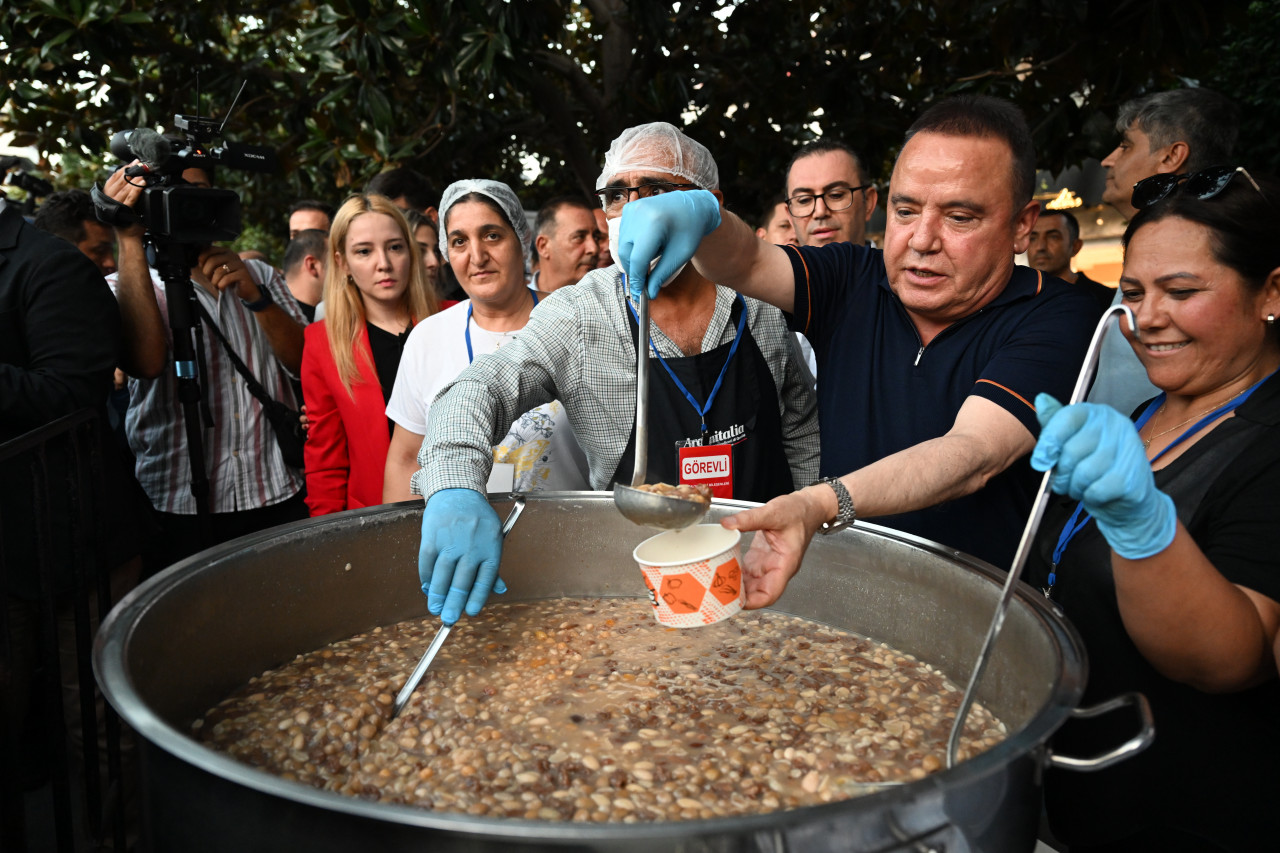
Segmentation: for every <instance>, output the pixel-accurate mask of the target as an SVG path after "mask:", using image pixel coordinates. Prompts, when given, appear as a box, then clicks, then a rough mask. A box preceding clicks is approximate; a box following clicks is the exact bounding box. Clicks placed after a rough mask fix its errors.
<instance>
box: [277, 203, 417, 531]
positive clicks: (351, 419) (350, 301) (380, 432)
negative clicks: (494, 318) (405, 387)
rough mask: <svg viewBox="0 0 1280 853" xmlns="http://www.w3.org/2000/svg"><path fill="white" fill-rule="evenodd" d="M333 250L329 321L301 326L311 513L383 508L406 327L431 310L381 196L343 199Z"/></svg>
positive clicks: (396, 214) (398, 218)
mask: <svg viewBox="0 0 1280 853" xmlns="http://www.w3.org/2000/svg"><path fill="white" fill-rule="evenodd" d="M329 245H330V247H331V248H332V251H333V257H332V259H331V260H330V262H329V266H328V271H327V272H326V274H325V282H324V304H325V312H326V313H325V318H324V319H323V320H321V321H319V322H318V323H312V324H311V325H310V326H308V327H307V329H306V344H305V346H304V347H303V350H302V393H303V396H304V397H305V398H306V401H307V418H308V419H309V420H310V422H311V426H310V429H309V431H308V433H307V443H306V445H305V450H304V459H305V463H306V474H307V507H308V508H309V509H310V510H311V514H312V515H313V516H315V515H324V514H326V513H331V512H339V511H341V510H344V509H355V508H357V507H362V506H374V505H377V504H379V503H381V502H382V475H383V472H384V471H385V470H386V463H387V448H388V447H389V446H390V441H391V422H390V421H389V420H388V419H387V417H386V414H385V413H386V407H387V400H388V399H389V398H390V396H391V388H392V384H393V383H394V381H395V378H396V374H397V371H398V370H399V366H400V356H401V354H402V352H403V351H404V345H405V341H406V340H408V337H409V330H410V329H412V328H413V326H414V324H415V323H417V322H418V321H419V320H422V319H424V318H426V317H429V316H431V315H432V314H434V313H435V312H436V294H435V290H434V289H432V288H430V287H429V286H428V285H427V278H426V274H425V272H424V270H423V266H422V254H421V253H420V252H419V251H418V247H417V244H416V243H415V242H414V240H413V236H412V235H411V233H410V232H409V223H408V222H407V221H405V218H404V215H403V214H402V213H401V212H400V210H399V208H397V207H396V206H395V205H394V204H392V203H391V202H390V201H389V200H387V199H386V198H384V197H383V196H380V195H358V196H352V197H351V198H349V199H347V200H346V202H344V203H343V205H342V207H341V208H339V210H338V214H337V216H336V217H335V218H334V220H333V230H332V231H331V232H330V235H329Z"/></svg>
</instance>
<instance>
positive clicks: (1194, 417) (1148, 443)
mask: <svg viewBox="0 0 1280 853" xmlns="http://www.w3.org/2000/svg"><path fill="white" fill-rule="evenodd" d="M1248 390H1249V389H1248V388H1245V389H1244V390H1242V391H1237V392H1236V393H1234V394H1232V395H1231V396H1230V397H1228V398H1227V399H1225V400H1223V401H1222V402H1221V403H1217V404H1215V405H1213V406H1210V407H1209V408H1207V409H1205V410H1204V411H1203V412H1201V413H1200V414H1198V415H1192V416H1191V417H1189V418H1187V419H1186V420H1185V421H1183V422H1182V423H1178V424H1174V425H1173V426H1171V427H1169V428H1168V429H1166V430H1164V431H1162V432H1158V433H1156V434H1155V435H1153V436H1151V437H1150V438H1147V439H1144V440H1143V442H1142V446H1143V447H1150V446H1151V442H1153V441H1155V440H1156V439H1157V438H1159V437H1160V436H1162V435H1168V434H1169V433H1171V432H1173V431H1174V430H1175V429H1177V428H1178V427H1184V426H1186V425H1187V424H1189V423H1191V422H1192V421H1194V420H1198V419H1199V418H1202V417H1204V416H1205V415H1207V414H1209V413H1210V412H1212V411H1213V410H1215V409H1220V408H1222V407H1223V406H1225V405H1226V404H1227V403H1230V402H1231V401H1232V400H1234V399H1235V398H1236V397H1239V396H1240V395H1241V394H1243V393H1244V392H1245V391H1248ZM1165 405H1167V404H1166V403H1161V404H1160V408H1159V409H1156V415H1159V414H1160V413H1161V412H1163V411H1164V407H1165ZM1151 420H1153V421H1154V420H1155V416H1153V417H1152V418H1151Z"/></svg>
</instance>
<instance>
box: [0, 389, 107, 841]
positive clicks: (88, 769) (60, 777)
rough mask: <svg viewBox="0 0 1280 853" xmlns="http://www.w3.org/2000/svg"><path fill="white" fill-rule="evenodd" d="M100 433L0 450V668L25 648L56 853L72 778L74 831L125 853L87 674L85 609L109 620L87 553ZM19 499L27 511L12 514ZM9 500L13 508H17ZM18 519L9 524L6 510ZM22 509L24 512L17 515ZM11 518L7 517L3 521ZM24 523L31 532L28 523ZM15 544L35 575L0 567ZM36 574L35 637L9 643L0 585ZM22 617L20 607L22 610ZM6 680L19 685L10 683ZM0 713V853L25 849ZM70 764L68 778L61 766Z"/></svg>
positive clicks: (50, 427) (98, 516)
mask: <svg viewBox="0 0 1280 853" xmlns="http://www.w3.org/2000/svg"><path fill="white" fill-rule="evenodd" d="M103 428H104V427H103V424H102V422H101V420H100V419H99V417H98V415H97V413H96V412H95V411H94V410H92V409H84V410H82V411H79V412H76V413H74V414H71V415H67V416H66V417H63V418H60V419H58V420H56V421H53V422H51V423H49V424H46V425H45V426H43V427H40V428H39V429H36V430H32V431H31V432H28V433H26V434H24V435H22V436H19V437H17V438H15V439H12V440H10V441H7V442H5V443H3V444H0V466H3V471H4V482H3V483H0V488H3V489H4V490H5V493H6V499H7V500H8V501H10V503H9V507H10V510H11V511H10V512H9V513H8V514H9V515H10V517H9V518H5V517H4V515H3V514H0V579H3V580H4V581H5V587H6V590H5V595H4V606H2V607H0V662H2V663H3V665H4V668H5V671H6V672H8V673H10V677H13V674H14V666H13V664H14V658H13V654H14V651H15V648H16V646H15V642H23V641H26V642H34V644H35V646H36V647H37V648H38V652H37V658H36V664H37V666H38V667H39V668H40V670H42V671H41V673H40V675H41V677H39V678H36V679H35V682H36V683H35V685H33V686H36V687H38V688H39V690H38V691H37V692H36V693H34V694H33V696H34V699H35V707H36V711H35V713H37V714H40V715H42V716H43V720H44V723H45V726H44V727H45V729H46V730H47V735H48V736H47V738H46V741H47V742H46V743H45V745H44V746H45V759H46V760H47V762H48V767H49V787H50V791H51V794H52V798H53V803H52V806H53V816H54V824H55V827H54V830H55V833H56V839H57V846H58V850H59V851H68V853H71V851H74V850H75V849H76V833H77V830H76V825H75V823H76V822H75V819H74V818H75V813H74V809H73V802H72V797H73V795H74V793H75V790H74V785H75V779H76V777H77V776H78V777H79V778H80V783H81V784H82V785H83V794H84V805H85V808H84V827H85V829H86V830H87V832H88V833H89V835H90V837H91V840H92V841H93V842H94V843H95V844H101V843H102V842H104V841H105V840H106V834H107V833H108V832H109V833H110V834H111V838H112V841H114V843H115V848H116V849H117V850H124V849H125V843H126V842H125V835H126V827H125V820H124V795H123V785H122V778H123V773H122V765H121V751H120V721H119V718H118V717H117V716H116V714H115V712H114V711H113V710H112V708H111V707H110V706H109V705H107V704H106V703H101V702H100V697H99V696H98V693H97V686H96V684H95V683H94V678H93V668H92V657H91V654H92V645H93V636H92V634H93V630H92V629H93V626H94V625H95V620H94V619H93V617H94V615H95V614H94V612H93V610H94V608H95V607H96V611H97V612H96V616H97V622H98V623H100V622H101V620H102V618H104V617H105V616H106V614H107V611H109V610H110V609H111V604H112V602H111V591H110V578H109V573H110V569H111V568H113V567H111V566H105V565H101V564H100V560H99V557H98V547H97V544H98V543H100V542H102V541H103V540H104V539H105V533H106V531H105V526H106V525H105V522H104V507H105V501H106V489H105V478H104V466H103V453H104V449H103V448H104V443H103V442H102V440H101V431H102V430H103ZM24 494H25V495H29V504H28V505H22V503H21V501H22V498H23V496H24ZM13 501H18V503H17V504H15V503H13ZM15 506H16V507H19V508H20V509H21V512H17V513H15V512H14V511H12V510H13V508H14V507H15ZM28 507H29V510H28ZM15 514H16V515H18V516H19V518H14V517H13V516H14V515H15ZM32 519H33V520H34V524H31V523H30V522H31V520H32ZM18 544H23V545H34V547H33V549H31V550H30V553H34V555H35V565H34V566H30V565H16V566H15V565H10V564H8V562H7V560H10V559H12V555H13V554H14V553H15V551H16V550H17V546H18ZM33 571H34V572H36V573H38V589H39V598H38V601H37V602H34V606H36V608H37V609H38V618H37V626H36V628H35V631H36V632H37V636H34V637H25V638H18V637H15V636H14V634H13V631H14V630H21V628H19V627H18V626H15V625H13V624H11V622H12V620H10V619H9V608H10V604H11V602H13V601H14V599H12V598H11V595H12V592H11V583H10V582H11V581H13V580H14V579H16V578H17V577H18V573H19V572H22V573H30V572H33ZM27 606H31V605H27ZM68 610H69V611H70V612H71V614H73V618H74V625H75V632H74V636H75V639H74V646H75V661H76V664H75V667H76V680H77V681H78V684H79V691H78V692H79V705H80V707H79V722H80V726H81V731H82V733H83V737H82V738H81V740H82V743H83V749H82V755H81V756H78V757H77V756H73V755H72V754H71V750H70V748H69V746H68V737H67V726H66V724H65V722H64V720H65V718H64V697H63V686H62V685H63V677H62V671H61V670H62V664H61V660H60V651H59V633H60V632H59V627H58V622H59V616H60V614H63V618H66V616H65V614H67V612H68ZM17 677H19V678H20V677H22V673H18V674H17ZM99 706H101V708H102V710H103V721H102V723H103V727H104V729H105V745H106V763H107V772H106V777H105V788H104V783H103V776H102V772H101V771H102V755H101V752H100V749H99V733H100V731H102V730H100V729H99V718H98V710H99ZM14 728H15V726H14V725H12V724H11V723H10V721H9V720H8V719H7V718H6V715H3V714H0V767H4V768H7V770H6V771H5V772H2V773H0V848H3V849H13V850H22V849H26V843H25V839H26V835H27V828H26V826H25V816H24V794H23V791H22V790H21V780H19V779H18V774H17V773H16V772H15V770H14V768H16V767H17V766H18V762H17V750H18V749H20V747H21V743H20V738H21V737H22V732H20V731H13V730H12V729H14ZM77 758H78V759H79V760H80V761H81V767H80V768H79V769H80V772H79V773H73V769H74V767H73V761H74V760H76V759H77Z"/></svg>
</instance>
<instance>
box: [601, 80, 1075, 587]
mask: <svg viewBox="0 0 1280 853" xmlns="http://www.w3.org/2000/svg"><path fill="white" fill-rule="evenodd" d="M1035 159H1036V157H1035V150H1034V148H1033V146H1032V144H1031V132H1030V130H1029V129H1028V127H1027V124H1026V120H1025V119H1024V118H1023V116H1022V114H1021V113H1020V112H1019V111H1018V110H1017V108H1016V107H1014V106H1013V105H1012V104H1009V103H1008V102H1006V101H1001V100H998V99H995V98H989V97H985V96H974V95H968V96H959V97H955V98H951V99H948V100H946V101H942V102H939V103H938V104H935V105H934V106H932V107H930V108H929V109H928V110H926V111H925V113H924V114H922V115H921V116H920V118H919V119H917V120H916V122H915V124H914V125H912V127H911V129H910V130H909V131H908V134H907V138H906V141H905V143H904V145H903V148H902V151H901V153H900V154H899V156H898V161H897V163H896V165H895V166H894V170H893V175H892V177H891V179H890V182H889V193H888V223H887V229H886V232H885V249H884V250H883V251H880V250H878V249H872V248H868V247H865V246H859V245H854V244H852V243H836V244H832V245H826V246H816V247H799V248H797V247H788V246H772V245H768V244H765V243H763V242H762V241H760V240H757V239H756V238H755V235H754V234H753V233H752V232H751V230H750V229H749V228H748V227H747V226H746V225H745V224H744V223H743V222H742V221H741V220H740V219H738V218H737V217H736V216H734V215H733V214H732V213H730V212H728V211H725V210H723V208H722V207H721V206H719V205H718V204H716V203H715V199H714V198H712V197H711V196H710V195H709V194H707V193H700V192H696V191H693V192H689V193H685V194H684V195H685V196H686V198H684V199H682V200H681V204H679V205H674V204H672V203H671V201H670V200H669V199H666V198H664V197H659V198H655V199H649V200H641V201H639V202H635V203H634V204H631V205H628V207H627V209H626V211H625V212H624V214H623V217H622V227H621V228H620V229H618V231H617V235H616V236H617V239H616V241H615V243H616V245H615V254H616V256H617V257H618V259H619V264H620V265H621V266H622V267H623V269H624V270H626V272H627V274H628V277H629V279H630V280H631V283H632V286H633V287H641V286H644V287H647V288H648V290H649V291H650V292H652V291H653V289H654V285H655V284H656V283H657V282H658V281H660V280H661V278H662V277H663V276H664V275H667V274H668V270H669V269H671V267H672V265H677V264H679V263H681V262H683V261H685V260H686V259H692V261H693V263H694V266H695V268H697V269H698V270H699V271H700V272H701V273H702V274H703V275H706V276H707V277H709V278H712V279H714V280H716V281H719V282H722V283H724V284H726V285H728V286H730V287H733V288H734V289H736V290H738V291H740V292H743V293H746V294H748V295H752V296H755V297H757V298H760V299H763V300H764V301H766V302H770V303H772V304H774V305H776V306H778V307H779V308H781V309H782V310H783V311H785V312H787V313H788V314H789V315H790V320H791V326H792V328H793V329H795V330H797V331H803V332H805V334H806V335H807V336H808V337H809V340H810V341H811V342H812V343H813V347H814V351H815V353H816V354H817V358H818V407H819V409H818V411H819V421H820V424H821V430H820V435H821V441H822V458H821V468H822V474H823V477H824V481H823V482H822V483H820V484H816V485H813V486H810V487H808V488H805V489H802V490H800V491H798V492H795V493H793V494H789V495H784V496H782V497H780V498H777V499H775V500H773V501H770V502H769V503H768V504H767V505H766V506H764V507H761V508H759V509H755V510H750V511H748V512H746V513H741V514H739V515H737V516H733V517H731V518H729V519H725V522H724V523H725V525H726V526H729V527H733V528H736V529H739V530H756V531H759V532H758V533H757V535H756V537H755V539H754V541H753V543H752V547H751V550H750V552H749V553H748V554H747V556H746V563H745V568H746V575H747V577H748V578H749V580H747V581H746V592H747V604H748V606H749V607H762V606H766V605H768V604H770V603H771V602H772V601H774V600H776V599H777V597H778V596H779V595H781V594H782V591H783V589H784V588H785V585H786V581H787V580H788V579H790V577H791V576H792V575H793V574H794V573H795V572H796V571H797V570H798V568H799V565H800V560H801V558H802V556H803V554H804V551H805V549H806V548H807V547H808V544H809V541H810V540H811V538H812V536H813V535H814V533H816V532H817V531H818V530H819V529H820V528H823V527H838V526H843V525H844V524H847V523H849V522H850V521H852V520H853V519H854V517H855V516H857V517H867V516H870V517H876V518H877V520H878V521H880V522H881V523H884V524H886V525H887V526H890V527H894V528H897V529H899V530H903V531H906V532H908V533H913V534H915V535H918V536H923V537H924V538H927V539H931V540H933V541H935V542H939V543H942V544H943V545H945V546H948V547H952V548H957V549H959V550H961V551H964V552H966V553H969V554H973V555H975V556H977V557H980V558H982V559H985V560H988V561H989V562H991V563H992V564H993V565H996V566H1000V567H1002V568H1006V569H1007V568H1008V567H1009V566H1010V565H1011V563H1012V558H1013V554H1014V551H1015V550H1016V545H1017V542H1018V539H1019V536H1020V534H1021V531H1022V528H1023V526H1024V525H1025V523H1026V519H1027V515H1028V513H1029V511H1030V509H1031V497H1032V495H1033V494H1034V492H1035V483H1036V478H1035V475H1034V473H1033V472H1032V470H1031V468H1030V466H1029V465H1028V464H1027V463H1026V460H1025V459H1024V457H1025V456H1026V455H1027V454H1028V453H1029V452H1030V451H1031V449H1032V447H1033V446H1034V444H1035V436H1036V434H1037V433H1038V432H1039V424H1038V422H1037V421H1036V415H1035V409H1034V407H1033V405H1032V402H1031V401H1032V400H1034V399H1035V396H1036V394H1037V393H1039V392H1041V391H1046V390H1048V389H1051V388H1052V389H1057V392H1056V393H1063V394H1067V395H1069V394H1070V392H1071V388H1072V385H1073V382H1074V380H1075V376H1076V373H1077V372H1078V371H1079V369H1080V364H1081V361H1082V359H1083V356H1084V352H1085V349H1086V347H1087V346H1088V342H1089V338H1090V335H1091V333H1092V330H1093V318H1094V316H1095V309H1094V308H1093V306H1092V304H1091V301H1090V299H1089V297H1088V296H1087V295H1086V294H1085V293H1083V292H1082V291H1080V290H1079V289H1078V288H1072V287H1070V286H1068V285H1067V284H1065V283H1064V282H1061V281H1058V280H1057V279H1052V278H1047V277H1044V276H1042V275H1041V274H1039V273H1038V272H1037V271H1035V270H1032V269H1030V268H1028V267H1020V266H1016V265H1015V264H1014V255H1015V254H1016V253H1018V252H1022V251H1025V250H1026V248H1027V244H1028V239H1029V235H1030V232H1031V229H1032V226H1033V225H1034V224H1035V221H1036V217H1037V215H1038V213H1039V205H1038V203H1037V202H1035V201H1034V200H1033V199H1032V190H1033V188H1034V184H1035ZM658 256H660V257H661V260H660V261H659V263H658V265H657V267H656V268H655V269H654V270H653V272H652V274H650V273H649V263H650V261H651V260H652V259H653V258H654V257H658ZM650 278H652V279H653V280H654V281H649V279H650Z"/></svg>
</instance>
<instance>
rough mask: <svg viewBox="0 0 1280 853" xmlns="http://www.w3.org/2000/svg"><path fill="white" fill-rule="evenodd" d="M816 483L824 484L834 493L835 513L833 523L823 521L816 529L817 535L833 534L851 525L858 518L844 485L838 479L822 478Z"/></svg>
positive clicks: (851, 497) (850, 496) (851, 498)
mask: <svg viewBox="0 0 1280 853" xmlns="http://www.w3.org/2000/svg"><path fill="white" fill-rule="evenodd" d="M818 483H826V484H827V485H828V486H830V487H831V490H832V491H833V492H835V493H836V505H837V507H838V509H837V511H836V519H835V521H824V522H822V527H821V528H819V529H818V532H819V533H835V532H836V531H837V530H841V529H843V528H845V527H848V526H849V525H850V524H853V520H854V519H855V518H857V517H858V511H857V510H856V509H854V508H853V496H852V495H850V494H849V490H848V489H846V488H845V487H844V483H842V482H840V478H839V477H823V478H822V479H821V480H818V482H817V483H814V485H815V486H816V485H818Z"/></svg>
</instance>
